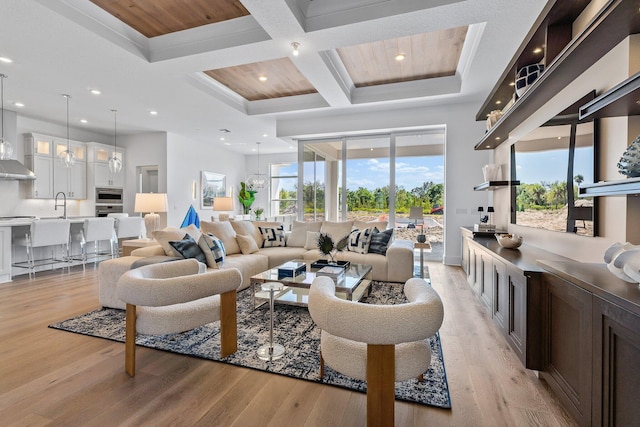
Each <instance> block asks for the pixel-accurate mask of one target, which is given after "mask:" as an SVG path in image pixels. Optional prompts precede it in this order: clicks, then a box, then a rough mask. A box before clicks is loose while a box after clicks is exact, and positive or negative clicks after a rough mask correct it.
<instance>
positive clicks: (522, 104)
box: [475, 0, 640, 150]
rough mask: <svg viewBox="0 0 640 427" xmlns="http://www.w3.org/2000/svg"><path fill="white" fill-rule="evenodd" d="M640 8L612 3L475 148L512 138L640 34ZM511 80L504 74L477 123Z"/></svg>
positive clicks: (620, 0) (635, 3) (623, 1)
mask: <svg viewBox="0 0 640 427" xmlns="http://www.w3.org/2000/svg"><path fill="white" fill-rule="evenodd" d="M563 3H565V2H556V5H559V6H557V7H562V6H560V4H563ZM554 7H556V6H554ZM638 7H639V2H638V1H636V0H633V1H629V0H610V1H609V2H608V3H607V4H606V6H604V7H603V8H602V10H600V12H599V13H598V14H597V15H596V16H595V18H594V19H593V20H592V21H591V23H590V24H589V25H588V26H587V27H586V28H585V29H584V30H583V31H582V32H581V33H580V34H578V35H577V36H576V37H574V38H573V39H572V40H571V41H570V42H568V44H567V45H566V46H565V47H564V48H563V49H562V51H561V52H560V53H558V55H557V56H556V57H555V59H553V61H552V62H551V63H550V64H548V65H547V66H546V69H545V71H544V72H543V73H542V74H541V75H540V77H538V79H537V80H536V81H535V82H533V83H532V84H531V86H530V87H529V89H528V90H527V91H526V92H525V93H524V94H523V95H522V97H520V98H519V99H518V100H517V101H516V102H515V103H514V104H513V106H512V107H511V108H510V109H509V110H507V111H506V112H505V113H504V115H503V116H502V117H501V118H500V120H498V121H497V122H496V123H495V125H494V126H493V127H492V128H491V129H490V130H489V131H488V132H487V133H486V134H485V135H484V136H483V138H482V139H481V140H480V141H479V142H478V143H477V144H476V145H475V149H476V150H487V149H494V148H496V147H498V146H499V145H500V144H502V143H503V142H504V141H506V140H507V139H508V138H509V133H510V132H511V131H512V130H513V129H515V128H516V127H517V126H518V125H520V123H522V122H523V121H524V120H526V119H527V118H528V117H529V116H531V115H532V114H533V113H535V112H536V111H537V110H538V109H540V108H541V107H542V106H544V104H546V103H547V102H548V101H549V100H550V99H551V98H553V97H554V96H555V95H557V94H558V93H559V92H560V91H562V89H564V88H565V87H566V86H567V85H569V84H570V83H571V82H572V81H573V80H574V79H576V78H577V77H578V76H580V75H581V74H582V73H583V72H584V71H585V70H587V69H588V68H589V67H591V65H593V64H594V63H595V62H597V61H598V60H599V59H600V58H602V57H603V56H604V55H605V54H606V53H608V52H609V51H610V50H611V49H612V48H613V47H615V46H616V45H617V44H618V43H620V42H621V41H622V40H624V39H625V38H626V37H628V36H629V34H635V33H638V32H640V19H638ZM552 11H553V9H552ZM552 11H550V12H549V13H551V12H552ZM544 24H545V22H544V21H541V24H540V25H544ZM531 37H532V35H531ZM524 45H528V44H527V43H525V44H524ZM512 62H513V61H512ZM508 79H512V77H511V76H507V75H506V74H503V76H502V78H501V80H500V81H499V83H498V85H497V86H496V88H494V90H493V91H492V93H491V95H490V97H489V98H488V99H487V100H486V101H485V104H484V105H483V107H482V109H481V110H480V111H479V112H478V115H477V116H476V120H483V119H484V118H485V117H486V114H485V110H486V109H487V108H489V106H494V105H495V102H496V101H497V99H498V98H496V97H497V94H498V92H499V91H498V89H497V88H498V87H502V86H504V85H505V84H508V82H509V80H508Z"/></svg>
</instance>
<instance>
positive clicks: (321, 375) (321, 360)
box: [320, 352, 324, 379]
mask: <svg viewBox="0 0 640 427" xmlns="http://www.w3.org/2000/svg"><path fill="white" fill-rule="evenodd" d="M323 378H324V358H323V357H322V352H320V379H323Z"/></svg>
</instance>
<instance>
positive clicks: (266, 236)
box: [258, 225, 285, 248]
mask: <svg viewBox="0 0 640 427" xmlns="http://www.w3.org/2000/svg"><path fill="white" fill-rule="evenodd" d="M258 230H260V234H261V235H262V247H263V248H273V247H277V246H284V245H285V241H284V226H282V225H281V226H279V227H277V228H270V227H258Z"/></svg>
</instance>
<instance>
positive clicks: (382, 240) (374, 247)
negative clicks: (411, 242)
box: [369, 228, 393, 255]
mask: <svg viewBox="0 0 640 427" xmlns="http://www.w3.org/2000/svg"><path fill="white" fill-rule="evenodd" d="M391 236H393V228H390V229H388V230H384V231H379V230H378V229H377V228H374V229H373V234H372V235H371V243H369V253H370V254H380V255H386V254H387V247H388V246H389V242H390V241H391Z"/></svg>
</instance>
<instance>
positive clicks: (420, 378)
mask: <svg viewBox="0 0 640 427" xmlns="http://www.w3.org/2000/svg"><path fill="white" fill-rule="evenodd" d="M418 382H419V383H420V384H422V383H423V382H424V374H420V375H418Z"/></svg>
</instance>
